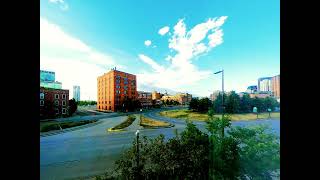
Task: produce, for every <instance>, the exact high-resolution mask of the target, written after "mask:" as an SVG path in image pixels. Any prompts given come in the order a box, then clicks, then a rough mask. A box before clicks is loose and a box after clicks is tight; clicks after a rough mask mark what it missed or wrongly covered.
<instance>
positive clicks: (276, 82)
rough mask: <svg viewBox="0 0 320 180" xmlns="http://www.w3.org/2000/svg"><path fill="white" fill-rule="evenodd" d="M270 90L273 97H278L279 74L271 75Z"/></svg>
mask: <svg viewBox="0 0 320 180" xmlns="http://www.w3.org/2000/svg"><path fill="white" fill-rule="evenodd" d="M272 92H273V96H274V97H276V98H280V74H279V75H277V76H274V77H272Z"/></svg>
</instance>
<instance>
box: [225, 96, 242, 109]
mask: <svg viewBox="0 0 320 180" xmlns="http://www.w3.org/2000/svg"><path fill="white" fill-rule="evenodd" d="M239 110H240V97H239V95H238V94H237V93H236V92H235V91H231V92H230V94H229V95H228V96H227V97H226V113H231V114H233V113H238V112H239Z"/></svg>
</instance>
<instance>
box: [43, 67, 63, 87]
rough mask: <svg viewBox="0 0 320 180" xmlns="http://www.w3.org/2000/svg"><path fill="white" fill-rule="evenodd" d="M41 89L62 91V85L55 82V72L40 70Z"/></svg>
mask: <svg viewBox="0 0 320 180" xmlns="http://www.w3.org/2000/svg"><path fill="white" fill-rule="evenodd" d="M40 87H45V88H52V89H62V83H61V82H58V81H55V72H52V71H44V70H40Z"/></svg>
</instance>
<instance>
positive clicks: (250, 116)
mask: <svg viewBox="0 0 320 180" xmlns="http://www.w3.org/2000/svg"><path fill="white" fill-rule="evenodd" d="M160 115H161V116H166V117H171V118H177V119H193V120H198V121H206V120H208V115H207V114H206V113H198V112H193V111H190V110H185V109H183V110H171V111H162V112H160ZM270 115H271V118H280V112H272V113H271V114H270ZM215 116H216V117H220V118H221V114H218V115H215ZM230 117H231V120H232V121H239V120H256V119H257V115H256V114H254V113H244V114H231V115H230ZM268 117H269V113H259V115H258V118H259V119H266V118H268Z"/></svg>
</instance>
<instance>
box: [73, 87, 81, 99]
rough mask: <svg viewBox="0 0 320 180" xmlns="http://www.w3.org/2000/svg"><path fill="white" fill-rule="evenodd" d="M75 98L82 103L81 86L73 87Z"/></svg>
mask: <svg viewBox="0 0 320 180" xmlns="http://www.w3.org/2000/svg"><path fill="white" fill-rule="evenodd" d="M73 98H74V99H75V100H76V101H80V86H73Z"/></svg>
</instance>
